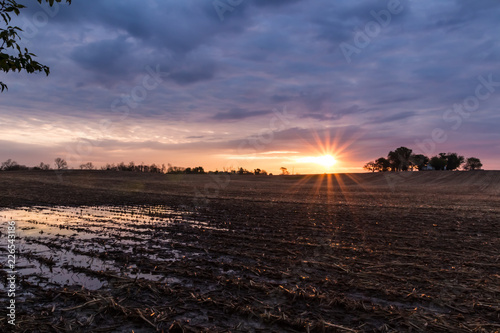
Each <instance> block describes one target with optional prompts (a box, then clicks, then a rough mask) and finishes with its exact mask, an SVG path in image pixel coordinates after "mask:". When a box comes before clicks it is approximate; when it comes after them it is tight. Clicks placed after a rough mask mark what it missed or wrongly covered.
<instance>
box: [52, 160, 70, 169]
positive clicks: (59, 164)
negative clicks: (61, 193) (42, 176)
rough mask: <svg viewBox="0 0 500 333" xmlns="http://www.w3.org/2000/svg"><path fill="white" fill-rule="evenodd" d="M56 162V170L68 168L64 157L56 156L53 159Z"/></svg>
mask: <svg viewBox="0 0 500 333" xmlns="http://www.w3.org/2000/svg"><path fill="white" fill-rule="evenodd" d="M54 162H55V164H56V169H57V170H65V169H67V168H68V162H66V161H65V160H64V159H62V158H60V157H58V158H56V159H55V160H54Z"/></svg>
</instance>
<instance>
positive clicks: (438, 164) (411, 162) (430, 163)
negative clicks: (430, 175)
mask: <svg viewBox="0 0 500 333" xmlns="http://www.w3.org/2000/svg"><path fill="white" fill-rule="evenodd" d="M482 166H483V164H482V163H481V160H480V159H479V158H477V157H469V158H467V159H466V158H465V157H464V156H461V155H458V154H457V153H439V154H438V155H436V156H433V157H431V158H429V157H427V156H425V155H422V154H413V150H411V149H410V148H407V147H399V148H397V149H395V150H394V151H390V152H389V154H387V157H380V158H378V159H376V160H375V161H370V162H368V163H366V164H365V165H364V167H363V168H364V169H365V170H369V171H372V172H375V171H379V172H385V171H414V170H418V171H423V170H452V171H453V170H458V169H459V168H460V167H462V168H463V170H467V171H469V170H480V169H481V168H482Z"/></svg>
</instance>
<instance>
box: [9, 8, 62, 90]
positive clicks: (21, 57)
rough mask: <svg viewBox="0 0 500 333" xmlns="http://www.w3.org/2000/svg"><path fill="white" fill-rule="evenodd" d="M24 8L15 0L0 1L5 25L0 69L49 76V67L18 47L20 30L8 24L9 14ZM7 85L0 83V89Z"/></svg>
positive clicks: (26, 50) (19, 11) (16, 13)
mask: <svg viewBox="0 0 500 333" xmlns="http://www.w3.org/2000/svg"><path fill="white" fill-rule="evenodd" d="M37 1H38V3H40V4H41V3H42V2H47V3H48V4H49V5H50V6H52V5H53V4H54V2H61V1H63V0H37ZM65 1H66V2H67V3H69V4H70V3H71V0H65ZM23 8H26V6H24V5H21V4H19V3H17V2H16V1H15V0H2V1H0V15H1V16H2V19H3V21H4V23H5V26H6V27H5V28H0V42H1V44H0V69H1V70H2V71H4V72H5V73H8V72H10V71H13V72H15V71H18V72H20V71H22V70H24V71H26V72H27V73H35V72H45V74H46V75H49V73H50V69H49V67H47V66H45V65H42V64H40V63H39V62H37V61H35V60H33V57H36V55H35V54H33V53H30V52H29V51H28V49H27V48H24V50H23V49H22V48H21V46H19V44H18V41H19V40H21V37H20V36H19V32H21V31H22V30H21V28H19V27H16V26H14V27H13V26H10V25H9V23H10V21H11V20H12V18H11V14H12V13H13V14H15V15H19V14H20V13H21V9H23ZM6 88H7V85H6V84H5V83H3V82H0V89H1V91H4V90H5V89H6Z"/></svg>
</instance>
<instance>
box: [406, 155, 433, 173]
mask: <svg viewBox="0 0 500 333" xmlns="http://www.w3.org/2000/svg"><path fill="white" fill-rule="evenodd" d="M410 163H411V165H412V166H415V167H416V168H417V169H418V171H422V170H423V169H424V168H425V167H426V166H427V164H429V158H428V157H427V156H425V155H422V154H417V155H415V154H413V155H411V157H410Z"/></svg>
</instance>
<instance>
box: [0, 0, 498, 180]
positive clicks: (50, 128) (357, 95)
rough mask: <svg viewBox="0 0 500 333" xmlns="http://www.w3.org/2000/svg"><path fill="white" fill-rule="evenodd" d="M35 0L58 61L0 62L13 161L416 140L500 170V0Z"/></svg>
mask: <svg viewBox="0 0 500 333" xmlns="http://www.w3.org/2000/svg"><path fill="white" fill-rule="evenodd" d="M21 3H25V4H26V5H28V8H27V9H25V10H23V11H22V12H21V15H20V16H18V17H16V18H15V19H14V21H13V24H16V25H18V26H20V27H21V28H23V30H24V31H23V32H22V33H21V37H22V40H21V45H22V46H23V47H28V48H29V50H30V51H31V52H33V53H35V54H36V55H37V59H36V60H37V61H39V62H41V63H43V64H45V65H48V66H49V67H50V69H51V74H50V75H49V76H48V77H47V76H45V75H44V74H26V73H8V74H5V73H2V74H0V81H3V82H4V83H6V84H7V85H8V91H6V92H3V93H1V94H0V128H1V129H2V131H1V137H0V159H1V160H2V161H4V160H7V159H8V158H11V159H13V160H16V161H17V162H18V163H21V164H26V165H36V164H39V163H40V162H45V163H51V164H53V160H54V159H55V158H56V157H62V158H65V159H66V160H67V161H68V163H69V165H70V166H72V167H78V166H79V165H80V164H82V163H85V162H88V161H91V162H93V163H94V164H95V165H97V166H101V165H103V164H105V163H118V162H121V161H124V162H129V161H134V162H135V163H136V164H137V163H141V162H144V163H148V164H151V163H157V164H162V163H164V164H171V165H175V166H183V167H194V166H198V165H201V166H203V167H204V168H205V169H206V170H216V169H217V170H223V169H231V168H238V167H244V168H247V169H249V170H253V169H255V168H260V169H265V170H267V171H268V172H272V173H278V172H279V169H280V167H286V168H287V169H288V170H289V171H291V172H292V171H293V172H294V173H302V174H306V173H323V172H363V169H362V167H363V165H364V164H365V163H366V162H368V161H370V160H374V159H376V158H378V157H381V156H386V155H387V153H388V152H389V151H390V150H394V149H396V148H397V147H400V146H406V147H409V148H411V149H413V151H414V152H415V153H423V154H425V155H428V156H434V155H437V154H438V153H440V152H458V153H459V154H461V155H464V156H465V157H471V156H475V157H478V158H480V159H481V161H482V162H483V164H484V168H485V169H490V170H492V169H496V170H500V131H499V127H500V112H499V111H500V67H499V66H498V65H499V62H500V44H499V38H500V37H499V34H498V32H499V20H498V18H499V17H500V3H499V2H498V1H494V0H482V1H472V0H470V1H468V0H440V1H431V0H419V1H417V0H404V1H403V0H402V1H398V0H389V1H375V0H371V1H367V0H361V1H352V0H336V1H331V0H215V1H213V0H183V1H178V0H143V1H131V0H106V1H83V0H73V3H72V4H71V5H66V4H65V5H56V6H54V7H53V8H50V7H48V6H46V5H45V6H42V5H39V4H38V3H36V2H35V1H31V0H30V1H28V0H24V1H21ZM323 155H331V156H333V157H334V158H335V160H336V163H335V164H334V165H333V166H325V165H321V163H319V164H318V163H316V162H318V161H319V162H321V161H324V159H317V157H318V156H323ZM327 164H328V163H327Z"/></svg>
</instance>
